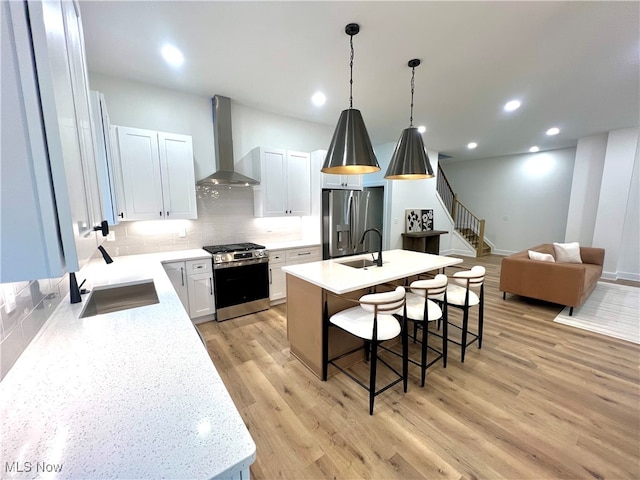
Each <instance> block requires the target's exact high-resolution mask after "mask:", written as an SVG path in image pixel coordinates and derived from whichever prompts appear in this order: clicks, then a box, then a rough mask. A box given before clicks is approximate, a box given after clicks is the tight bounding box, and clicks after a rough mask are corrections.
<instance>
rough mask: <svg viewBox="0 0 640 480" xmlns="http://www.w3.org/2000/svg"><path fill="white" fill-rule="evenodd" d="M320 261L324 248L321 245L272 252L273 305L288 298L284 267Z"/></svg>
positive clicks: (270, 253)
mask: <svg viewBox="0 0 640 480" xmlns="http://www.w3.org/2000/svg"><path fill="white" fill-rule="evenodd" d="M320 260H322V248H321V246H320V245H312V246H308V247H302V248H290V249H286V250H275V251H270V252H269V300H270V301H271V303H272V304H276V303H281V302H283V301H285V299H286V297H287V283H286V275H285V273H284V272H283V271H282V267H284V266H285V265H297V264H299V263H310V262H319V261H320Z"/></svg>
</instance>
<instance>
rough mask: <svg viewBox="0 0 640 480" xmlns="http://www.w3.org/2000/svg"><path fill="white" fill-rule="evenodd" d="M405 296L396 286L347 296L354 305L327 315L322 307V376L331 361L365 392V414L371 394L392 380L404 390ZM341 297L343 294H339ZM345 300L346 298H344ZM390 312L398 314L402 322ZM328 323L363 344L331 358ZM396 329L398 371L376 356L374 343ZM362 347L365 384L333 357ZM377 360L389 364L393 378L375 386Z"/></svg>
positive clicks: (405, 358) (406, 366)
mask: <svg viewBox="0 0 640 480" xmlns="http://www.w3.org/2000/svg"><path fill="white" fill-rule="evenodd" d="M405 296H406V292H405V289H404V288H403V287H397V288H396V289H395V290H393V291H390V292H383V293H371V294H367V295H363V296H362V297H360V299H359V300H357V301H356V300H350V301H352V302H354V303H358V306H355V307H352V308H348V309H346V310H342V311H340V312H337V313H335V314H334V315H332V316H331V317H330V318H328V313H327V309H326V307H325V314H324V316H325V319H324V321H325V328H324V335H323V337H324V339H323V346H322V347H323V359H324V364H323V380H326V379H327V369H328V365H333V366H334V367H336V368H337V369H338V370H340V371H341V372H342V373H344V374H345V375H347V376H348V377H349V378H350V379H351V380H353V381H354V382H356V383H357V384H358V385H360V386H361V387H362V388H364V389H365V390H367V391H368V392H369V415H373V402H374V400H375V397H376V396H377V395H379V394H381V393H382V392H384V391H385V390H387V389H389V388H391V387H392V386H394V385H395V384H397V383H399V382H400V381H403V385H404V392H405V393H406V391H407V369H408V365H407V353H406V352H407V336H406V319H405V318H406V317H405V313H406V312H405ZM343 299H344V298H343ZM344 300H348V299H344ZM394 315H401V316H402V317H401V318H402V320H401V322H402V325H401V324H400V322H398V320H397V319H396V317H394ZM329 327H334V328H340V329H342V330H344V331H345V332H348V333H350V334H351V335H354V336H356V337H358V338H361V339H363V340H364V342H363V345H362V346H359V347H357V348H355V349H353V350H351V351H349V352H346V353H343V354H342V355H339V356H337V357H334V358H331V359H330V358H328V357H329V339H328V337H329V335H328V333H329ZM400 333H403V335H402V344H403V352H404V354H403V355H402V373H400V372H398V371H397V370H396V369H395V368H393V367H392V366H391V365H389V364H388V363H387V362H386V361H385V360H384V359H382V358H380V357H378V346H379V345H380V343H381V342H383V341H385V340H391V339H393V338H396V337H397V336H398V335H400ZM362 348H364V349H365V354H366V359H367V361H369V385H366V384H364V383H363V382H362V381H360V380H359V379H358V378H356V377H355V376H354V375H352V374H351V373H350V372H349V371H348V370H347V369H345V368H343V367H342V366H340V365H339V364H338V363H337V361H338V360H339V359H341V358H343V357H345V356H347V355H350V354H352V353H354V352H356V351H358V350H360V349H362ZM378 361H380V362H381V363H382V364H383V365H385V366H386V367H387V368H389V369H390V370H391V371H392V372H393V373H394V374H395V375H396V376H397V378H395V379H394V380H392V381H391V382H389V383H388V384H387V385H385V386H383V387H381V388H379V389H378V390H376V371H377V366H378Z"/></svg>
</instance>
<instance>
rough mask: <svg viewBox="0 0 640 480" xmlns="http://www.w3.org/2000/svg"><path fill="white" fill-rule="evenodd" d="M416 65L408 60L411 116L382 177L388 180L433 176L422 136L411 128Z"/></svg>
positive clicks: (417, 63) (416, 63) (416, 61)
mask: <svg viewBox="0 0 640 480" xmlns="http://www.w3.org/2000/svg"><path fill="white" fill-rule="evenodd" d="M418 65H420V60H418V59H417V58H414V59H413V60H409V63H408V66H409V67H411V116H410V117H409V127H408V128H405V129H404V130H403V131H402V133H401V134H400V139H399V140H398V144H397V145H396V149H395V150H394V151H393V155H392V156H391V162H390V163H389V168H388V169H387V174H386V175H385V176H384V178H386V179H389V180H421V179H423V178H433V177H434V176H435V175H434V174H433V169H432V168H431V163H430V162H429V157H428V156H427V151H426V149H425V148H424V141H423V140H422V134H421V133H420V132H419V131H418V129H417V128H416V127H414V126H413V90H414V80H415V75H416V67H417V66H418Z"/></svg>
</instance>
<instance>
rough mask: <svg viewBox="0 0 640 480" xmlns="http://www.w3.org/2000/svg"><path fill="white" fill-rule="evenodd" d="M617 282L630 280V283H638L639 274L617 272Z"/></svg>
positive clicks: (639, 279)
mask: <svg viewBox="0 0 640 480" xmlns="http://www.w3.org/2000/svg"><path fill="white" fill-rule="evenodd" d="M618 280H631V281H632V282H640V273H631V272H618Z"/></svg>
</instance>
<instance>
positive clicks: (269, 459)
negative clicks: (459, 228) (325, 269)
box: [198, 255, 640, 480]
mask: <svg viewBox="0 0 640 480" xmlns="http://www.w3.org/2000/svg"><path fill="white" fill-rule="evenodd" d="M501 258H502V257H499V256H496V255H491V256H488V257H484V258H481V259H472V258H465V263H464V264H463V265H465V266H471V265H476V264H481V265H485V267H486V268H487V282H486V290H485V328H484V341H483V344H482V349H478V348H477V347H476V345H472V346H471V347H470V349H468V350H467V355H466V358H465V363H464V364H463V363H460V351H459V347H457V346H455V345H453V344H450V345H449V352H450V355H449V362H448V364H447V368H446V369H445V368H442V365H441V364H436V365H434V366H433V367H432V368H430V369H429V370H428V372H427V384H426V386H425V387H424V388H420V386H419V381H420V377H419V369H418V368H417V367H413V368H410V373H411V376H410V380H409V391H408V393H406V394H403V393H402V387H401V385H396V386H395V387H392V388H391V389H390V390H388V391H386V392H385V393H383V394H381V395H379V396H378V397H377V398H376V402H375V410H374V415H373V416H369V414H368V396H367V395H368V394H367V392H366V391H365V390H363V389H362V388H360V387H359V386H357V385H356V384H355V383H354V382H353V381H351V380H349V379H348V378H347V377H346V376H345V375H343V374H338V375H336V376H333V377H331V378H330V379H329V380H328V381H327V382H322V381H320V380H319V379H318V378H316V377H315V376H314V375H313V374H311V373H310V372H309V371H308V370H307V369H306V368H305V367H304V366H303V365H302V364H301V363H300V362H299V361H298V360H296V359H295V358H293V357H292V356H291V354H290V353H289V349H288V343H287V338H286V335H287V334H286V304H283V305H279V306H277V307H274V308H272V309H271V310H268V311H266V312H260V313H258V314H254V315H248V316H245V317H241V318H237V319H232V320H229V321H226V322H222V323H217V322H209V323H204V324H201V325H199V326H198V328H199V329H200V331H201V333H202V335H203V337H204V339H205V340H206V343H207V348H208V350H209V354H210V355H211V358H212V359H213V362H214V364H215V365H216V368H217V369H218V371H219V372H220V375H221V376H222V379H223V380H224V383H225V385H226V386H227V389H228V390H229V393H230V395H231V397H232V398H233V400H234V402H235V404H236V406H237V408H238V410H239V411H240V414H241V415H242V417H243V419H244V421H245V423H246V425H247V427H248V428H249V431H250V432H251V435H252V437H253V439H254V441H255V442H256V446H257V459H256V462H255V463H254V464H253V465H252V467H251V475H252V477H253V478H254V479H275V478H285V479H306V478H309V479H312V478H318V479H324V478H335V479H355V478H379V479H414V478H415V479H418V478H428V479H432V478H439V479H443V480H444V479H501V478H507V479H542V478H545V479H549V478H596V479H638V478H640V347H639V346H638V345H634V344H632V343H630V342H625V341H623V340H617V339H613V338H610V337H605V336H602V335H598V334H595V333H591V332H587V331H584V330H578V329H575V328H572V327H568V326H565V325H560V324H556V323H554V322H553V318H554V317H555V316H556V314H558V313H559V312H560V311H561V310H562V307H561V306H559V305H553V304H548V303H544V302H539V301H535V300H529V299H524V298H522V297H518V296H514V295H507V299H506V301H505V300H502V293H501V292H499V291H498V281H499V270H500V261H501ZM636 286H637V284H636ZM450 314H451V315H452V318H453V319H454V320H455V319H456V318H458V319H459V317H460V312H459V311H457V310H453V311H452V312H451V313H450ZM472 319H473V320H474V322H473V324H475V319H477V312H475V311H474V313H473V314H472ZM430 341H439V339H437V338H435V337H431V338H430ZM385 358H389V360H390V361H391V362H392V361H394V359H393V356H391V357H385ZM358 368H360V369H361V370H362V372H361V373H363V374H366V371H367V370H366V365H364V364H362V365H361V366H359V367H358ZM356 370H357V368H356Z"/></svg>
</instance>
